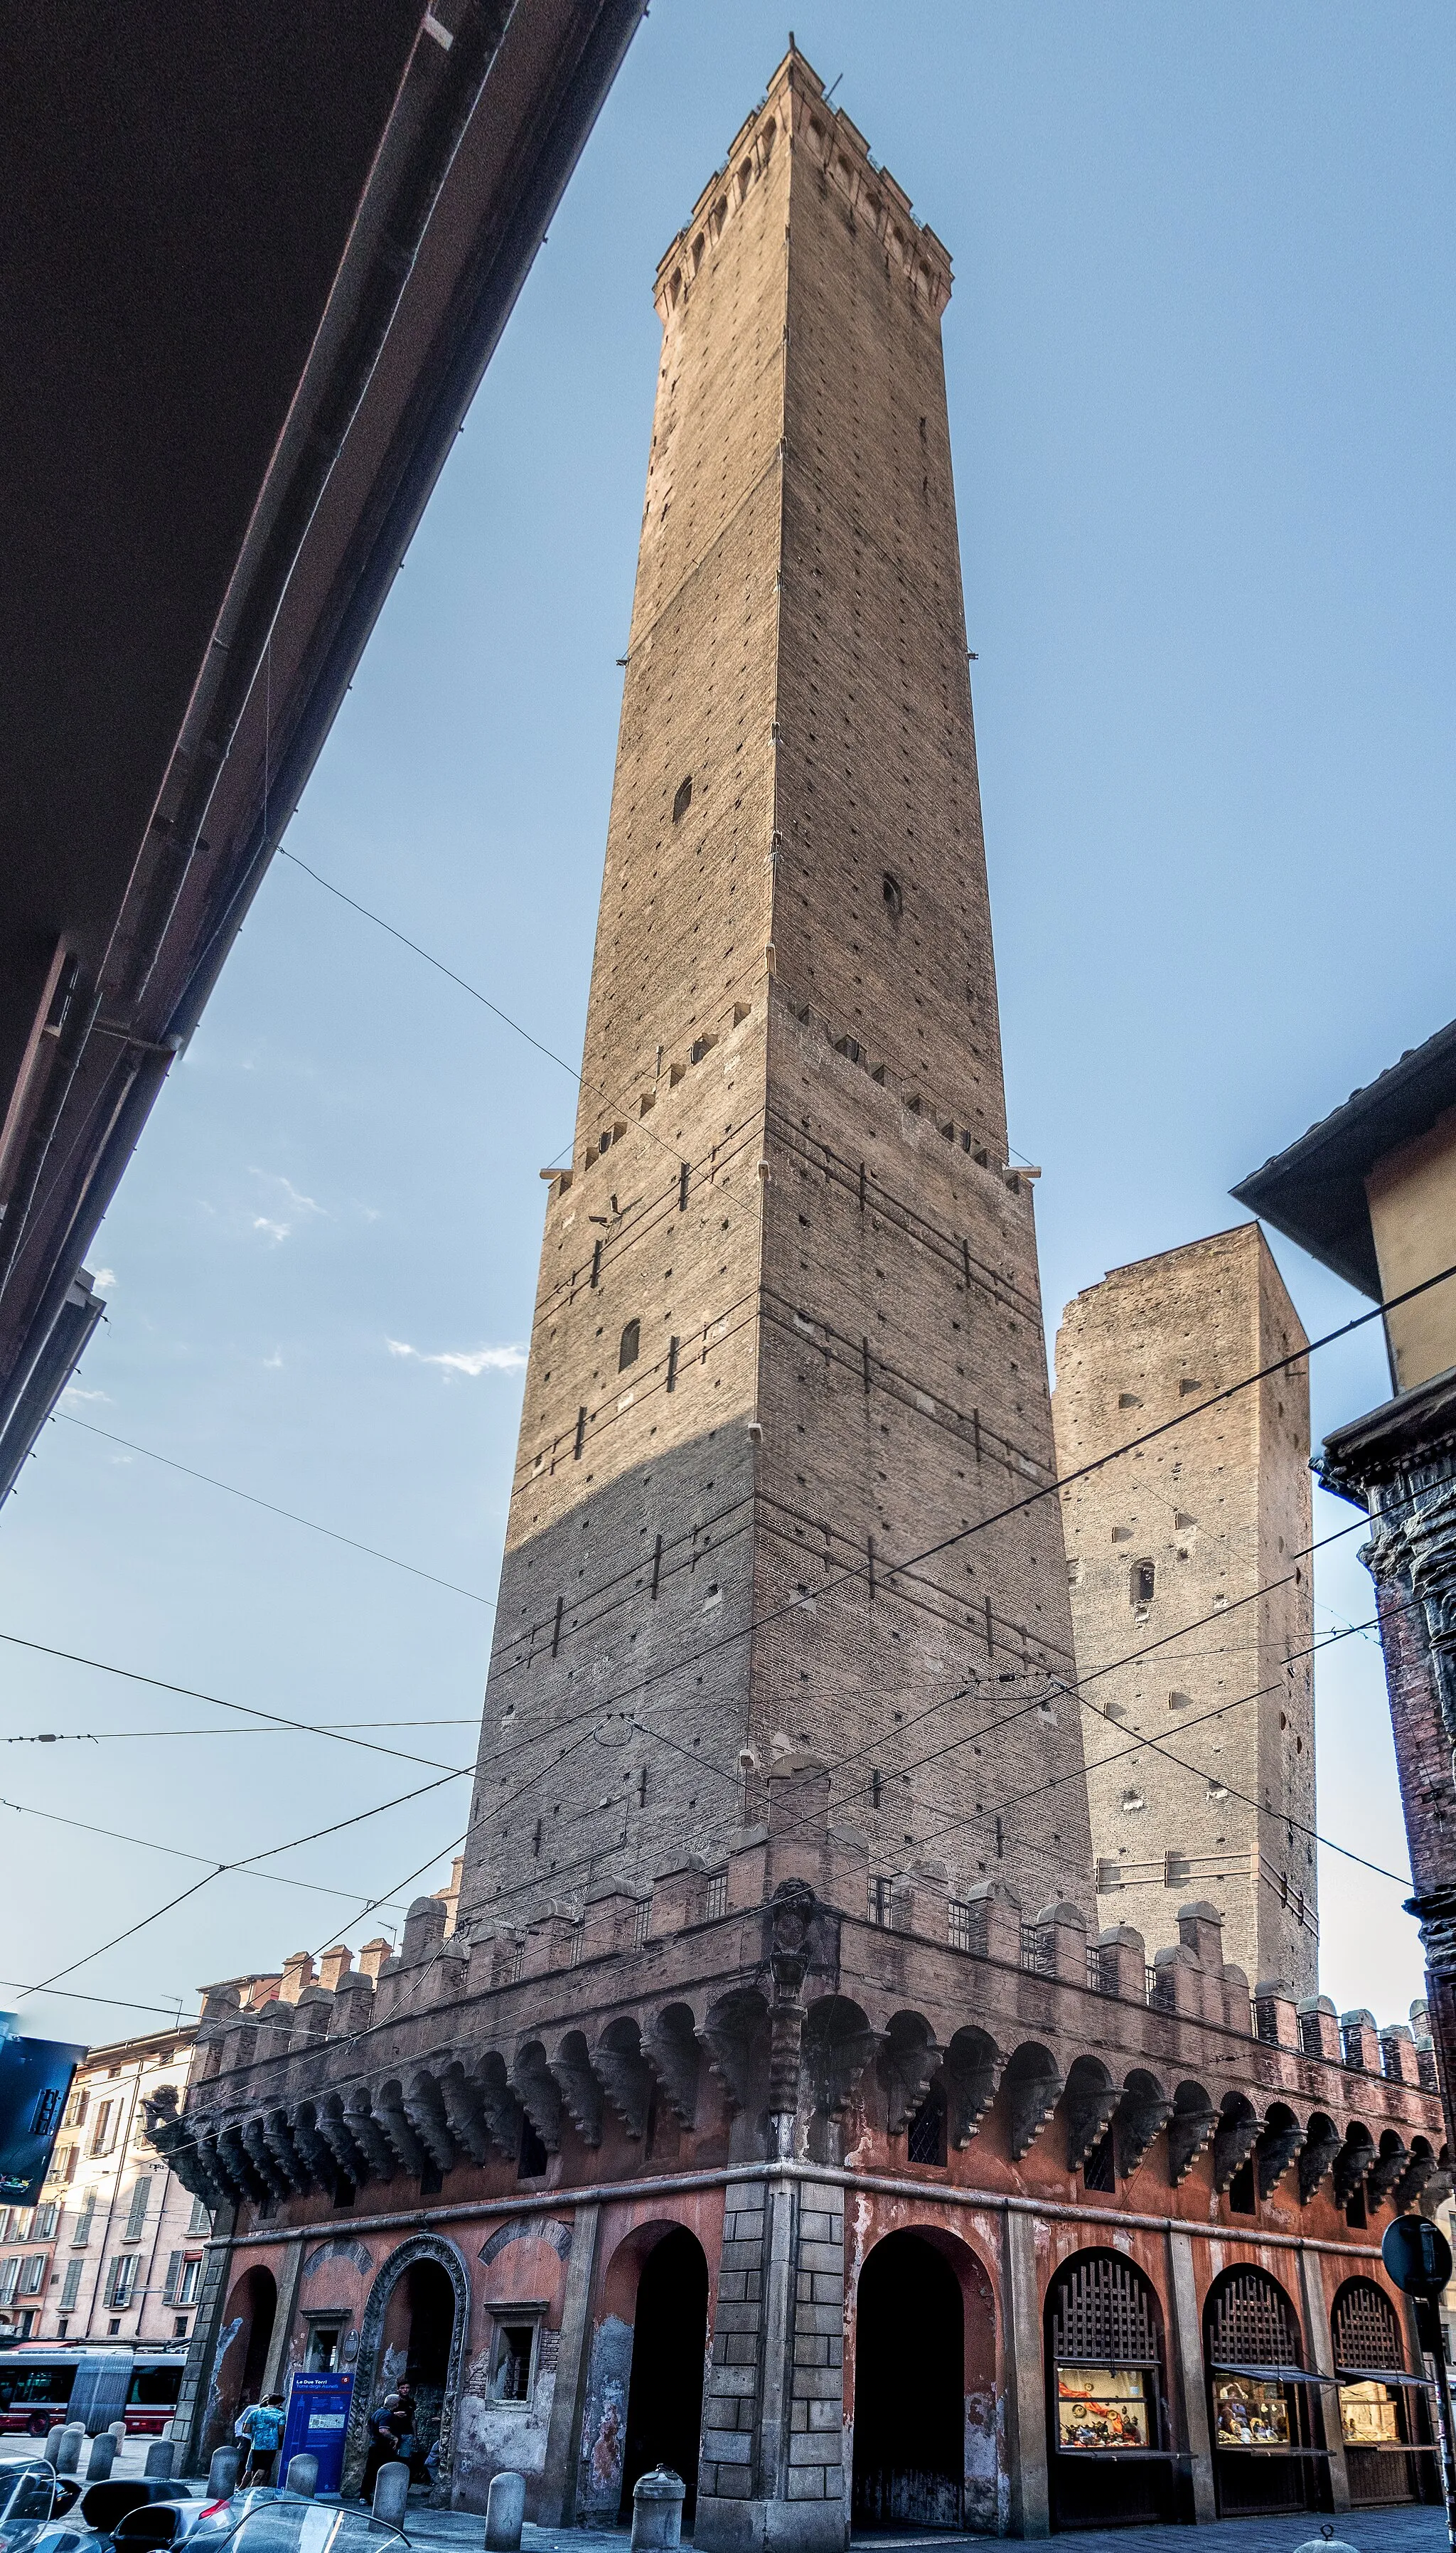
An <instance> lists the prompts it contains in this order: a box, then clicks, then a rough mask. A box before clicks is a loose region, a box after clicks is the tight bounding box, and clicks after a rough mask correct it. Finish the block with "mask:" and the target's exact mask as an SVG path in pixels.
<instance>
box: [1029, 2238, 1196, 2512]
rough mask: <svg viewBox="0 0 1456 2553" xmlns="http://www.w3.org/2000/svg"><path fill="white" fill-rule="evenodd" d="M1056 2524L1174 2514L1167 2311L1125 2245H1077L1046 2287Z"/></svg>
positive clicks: (1053, 2494)
mask: <svg viewBox="0 0 1456 2553" xmlns="http://www.w3.org/2000/svg"><path fill="white" fill-rule="evenodd" d="M1046 2363H1047V2391H1048V2394H1049V2396H1050V2420H1049V2423H1048V2426H1049V2432H1050V2440H1051V2450H1052V2454H1051V2466H1052V2523H1053V2525H1054V2526H1059V2527H1061V2526H1116V2525H1126V2524H1128V2523H1129V2522H1134V2521H1136V2520H1139V2519H1157V2518H1162V2519H1165V2520H1166V2519H1169V2518H1171V2517H1172V2515H1173V2513H1174V2511H1173V2483H1174V2460H1173V2456H1172V2453H1171V2448H1172V2439H1171V2437H1170V2435H1169V2425H1168V2410H1167V2392H1166V2377H1165V2364H1164V2349H1163V2313H1162V2308H1161V2306H1160V2304H1159V2301H1158V2296H1157V2291H1156V2289H1155V2288H1154V2286H1153V2284H1152V2281H1151V2280H1150V2279H1149V2278H1147V2277H1145V2276H1144V2275H1143V2273H1142V2271H1141V2270H1140V2269H1138V2268H1137V2266H1136V2264H1135V2263H1134V2262H1132V2261H1129V2260H1127V2259H1126V2258H1125V2256H1124V2255H1123V2254H1122V2253H1121V2252H1110V2251H1108V2252H1103V2251H1089V2252H1076V2253H1074V2254H1073V2256H1072V2258H1071V2260H1070V2261H1064V2262H1063V2264H1062V2267H1061V2269H1060V2270H1059V2271H1058V2272H1057V2275H1056V2276H1055V2277H1054V2278H1053V2280H1052V2282H1051V2285H1050V2286H1049V2288H1048V2289H1047V2304H1046Z"/></svg>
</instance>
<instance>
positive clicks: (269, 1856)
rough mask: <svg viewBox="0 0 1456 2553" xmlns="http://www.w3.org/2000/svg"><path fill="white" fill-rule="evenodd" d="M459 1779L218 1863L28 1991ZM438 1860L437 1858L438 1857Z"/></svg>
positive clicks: (38, 1990) (44, 1987)
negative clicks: (255, 1873)
mask: <svg viewBox="0 0 1456 2553" xmlns="http://www.w3.org/2000/svg"><path fill="white" fill-rule="evenodd" d="M466 1769H469V1768H466ZM460 1778H461V1775H460V1774H459V1773H446V1774H444V1775H442V1777H441V1779H440V1780H439V1781H438V1782H422V1783H421V1784H420V1786H419V1788H418V1789H417V1790H414V1791H401V1792H399V1793H398V1794H397V1795H396V1797H395V1798H394V1799H392V1800H380V1801H379V1802H378V1803H377V1804H376V1806H375V1807H373V1808H371V1809H361V1810H359V1811H358V1812H357V1813H356V1815H355V1816H353V1817H349V1818H340V1819H338V1820H337V1821H336V1822H335V1824H334V1825H333V1826H327V1827H315V1828H313V1829H312V1830H311V1831H310V1832H309V1833H308V1834H303V1835H293V1836H291V1837H290V1838H289V1840H288V1841H287V1842H285V1843H272V1844H267V1845H265V1846H264V1847H263V1848H262V1849H261V1850H260V1851H259V1852H251V1853H244V1854H242V1855H241V1856H240V1858H239V1859H238V1860H237V1861H219V1862H218V1863H217V1864H216V1866H215V1867H214V1868H213V1869H212V1870H208V1871H204V1873H203V1875H202V1877H201V1878H200V1879H197V1880H194V1881H193V1883H192V1885H191V1887H190V1888H183V1889H181V1890H179V1892H178V1894H177V1895H176V1896H175V1897H169V1898H168V1899H167V1901H166V1904H165V1905H164V1906H157V1907H155V1908H154V1909H153V1912H152V1913H151V1914H150V1915H143V1916H139V1918H138V1920H137V1922H136V1923H135V1924H129V1925H128V1926H127V1928H126V1930H125V1932H122V1933H116V1934H114V1935H113V1936H112V1938H111V1940H110V1941H109V1942H101V1943H100V1944H99V1946H98V1947H97V1948H96V1949H94V1950H87V1951H85V1952H83V1953H82V1955H81V1956H80V1957H79V1958H75V1959H71V1960H69V1961H68V1962H67V1964H66V1965H65V1966H64V1967H63V1968H56V1969H55V1970H54V1971H53V1973H52V1975H51V1976H49V1977H43V1978H42V1980H41V1982H40V1984H39V1985H36V1986H32V1987H30V1988H29V1989H28V1991H29V1992H30V1993H32V1994H45V1993H47V1992H48V1991H49V1989H50V1988H51V1987H52V1986H53V1985H57V1984H58V1983H59V1981H60V1979H61V1978H62V1977H72V1976H74V1975H75V1972H76V1970H77V1968H84V1967H89V1965H90V1963H91V1961H92V1960H93V1959H100V1958H104V1957H105V1955H106V1952H107V1951H108V1950H115V1949H118V1948H119V1947H120V1945H121V1943H122V1942H130V1941H131V1940H132V1939H133V1938H134V1936H135V1935H136V1934H138V1933H145V1932H146V1931H147V1929H148V1927H149V1926H150V1925H153V1924H158V1923H160V1921H161V1918H162V1917H163V1915H170V1914H171V1913H172V1911H173V1909H174V1908H175V1907H178V1906H183V1905H185V1904H186V1902H187V1900H188V1899H189V1898H191V1897H196V1896H197V1895H198V1893H199V1891H200V1890H202V1889H204V1888H210V1887H211V1885H212V1883H213V1881H214V1880H215V1879H224V1878H227V1877H228V1876H230V1875H231V1874H232V1873H233V1872H235V1871H245V1872H252V1870H253V1866H254V1864H255V1863H257V1862H260V1861H271V1860H273V1859H274V1858H275V1857H276V1856H277V1854H279V1853H280V1852H297V1851H299V1850H301V1848H302V1846H303V1845H304V1844H306V1843H321V1842H323V1841H324V1840H325V1839H326V1838H327V1837H328V1836H329V1835H336V1834H343V1833H344V1832H345V1831H347V1829H349V1828H350V1827H360V1826H366V1825H367V1824H368V1822H369V1820H370V1819H371V1818H381V1817H384V1816H385V1815H386V1814H387V1812H388V1811H389V1810H390V1809H402V1808H405V1807H407V1806H408V1805H409V1803H410V1802H411V1801H412V1800H422V1799H424V1798H425V1797H426V1795H427V1794H428V1793H429V1792H431V1791H439V1790H442V1789H443V1788H444V1785H445V1783H446V1782H455V1781H459V1780H460ZM435 1858H437V1859H438V1855H437V1856H435ZM430 1866H431V1865H430V1864H429V1863H428V1862H427V1863H425V1864H424V1865H423V1867H424V1868H426V1869H428V1868H429V1867H430ZM376 1902H377V1901H376ZM355 1920H358V1919H357V1918H356V1919H355Z"/></svg>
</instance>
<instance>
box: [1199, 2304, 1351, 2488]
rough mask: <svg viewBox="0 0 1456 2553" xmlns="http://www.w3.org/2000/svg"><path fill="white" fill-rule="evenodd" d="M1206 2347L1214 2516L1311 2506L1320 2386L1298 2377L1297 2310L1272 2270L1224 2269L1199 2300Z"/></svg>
mask: <svg viewBox="0 0 1456 2553" xmlns="http://www.w3.org/2000/svg"><path fill="white" fill-rule="evenodd" d="M1203 2347H1204V2353H1205V2356H1206V2359H1207V2366H1208V2388H1209V2399H1210V2410H1211V2415H1212V2417H1211V2431H1212V2439H1213V2479H1214V2487H1215V2489H1216V2491H1217V2495H1218V2513H1219V2515H1220V2517H1262V2516H1271V2515H1276V2514H1277V2513H1278V2512H1279V2511H1280V2510H1282V2509H1295V2508H1314V2507H1317V2506H1318V2505H1319V2483H1318V2474H1319V2463H1318V2454H1317V2451H1318V2450H1319V2449H1321V2448H1322V2447H1323V2445H1324V2435H1323V2429H1322V2425H1321V2419H1320V2411H1319V2404H1318V2400H1317V2398H1316V2397H1317V2387H1316V2386H1312V2385H1306V2384H1303V2383H1301V2382H1300V2372H1301V2370H1302V2368H1303V2363H1304V2349H1303V2341H1302V2337H1301V2335H1300V2318H1299V2315H1298V2314H1297V2313H1296V2311H1295V2308H1294V2306H1293V2304H1292V2303H1291V2301H1290V2299H1289V2297H1288V2296H1287V2295H1286V2294H1285V2291H1284V2289H1283V2287H1282V2286H1281V2285H1280V2284H1279V2282H1278V2280H1277V2279H1275V2278H1271V2277H1270V2275H1269V2274H1268V2272H1267V2271H1265V2270H1255V2269H1237V2270H1225V2271H1224V2273H1223V2275H1222V2276H1221V2277H1219V2278H1215V2279H1214V2281H1213V2284H1212V2286H1211V2287H1210V2288H1209V2290H1208V2300H1207V2303H1206V2304H1205V2305H1204V2307H1203ZM1255 2369H1257V2370H1259V2371H1260V2372H1259V2373H1258V2374H1254V2373H1252V2372H1251V2371H1253V2370H1255ZM1284 2370H1288V2374H1287V2375H1286V2374H1283V2373H1281V2372H1280V2371H1284Z"/></svg>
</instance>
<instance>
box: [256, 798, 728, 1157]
mask: <svg viewBox="0 0 1456 2553" xmlns="http://www.w3.org/2000/svg"><path fill="white" fill-rule="evenodd" d="M278 857H279V859H283V860H288V861H290V862H291V863H292V865H293V867H294V868H296V869H301V870H302V871H303V874H304V876H305V877H310V878H312V880H313V882H314V885H315V886H321V887H322V888H323V889H324V892H325V894H326V895H332V896H337V897H338V900H339V902H340V903H341V904H347V905H348V906H349V908H350V910H351V912H353V913H358V914H360V915H362V916H363V918H364V921H365V922H372V923H373V925H374V927H375V929H376V930H378V931H384V932H387V933H388V935H389V938H390V939H391V940H397V941H398V943H399V944H400V946H401V948H408V949H409V950H410V951H411V952H412V954H413V955H414V956H416V957H421V958H423V959H424V962H425V964H426V965H427V966H433V967H435V969H436V970H437V972H438V973H439V974H442V975H446V976H448V977H449V979H450V981H451V983H452V984H457V985H459V987H460V989H461V991H462V992H463V993H468V995H469V997H470V999H471V1001H472V1002H478V1003H479V1004H480V1005H481V1007H482V1009H484V1010H487V1011H489V1013H490V1015H491V1017H492V1019H497V1020H499V1021H500V1022H501V1024H502V1026H503V1027H505V1028H508V1029H511V1030H513V1031H514V1033H515V1035H516V1036H517V1037H519V1038H524V1039H525V1041H526V1044H527V1045H528V1046H534V1048H535V1049H536V1052H537V1054H538V1055H545V1056H546V1059H547V1061H548V1062H549V1063H554V1064H557V1065H558V1066H559V1067H560V1069H561V1070H562V1071H563V1072H565V1073H566V1074H568V1075H569V1077H570V1078H571V1079H572V1081H574V1082H575V1084H576V1087H577V1089H578V1090H582V1091H585V1092H587V1093H588V1094H589V1095H590V1096H591V1097H592V1098H594V1099H602V1100H604V1101H605V1102H606V1105H607V1106H608V1108H615V1107H616V1106H617V1105H618V1099H617V1098H614V1097H613V1096H612V1093H611V1092H610V1091H609V1090H608V1089H607V1088H606V1086H605V1084H603V1083H597V1082H591V1081H587V1080H586V1078H585V1076H584V1075H583V1074H582V1073H580V1072H578V1071H577V1069H576V1067H575V1065H574V1064H572V1063H568V1061H567V1058H566V1056H565V1055H558V1054H557V1052H556V1049H555V1047H550V1046H547V1045H546V1044H545V1043H544V1041H543V1040H542V1039H541V1038H539V1037H535V1036H533V1034H532V1032H531V1030H530V1029H528V1028H524V1027H523V1026H522V1024H521V1022H520V1021H519V1020H513V1019H512V1018H511V1015H510V1013H509V1011H503V1010H502V1009H501V1007H500V1004H499V1003H498V1002H492V1001H491V999H490V996H489V994H488V993H482V992H481V990H480V988H479V986H478V985H477V984H471V983H469V982H468V980H467V978H466V977H465V976H464V975H458V974H457V973H456V970H455V968H454V967H453V966H447V965H446V963H445V960H444V958H443V957H437V956H436V955H435V953H434V951H433V949H430V948H422V947H421V945H420V944H419V942H418V941H417V940H411V939H410V938H409V935H408V933H407V932H403V931H399V930H396V928H395V926H394V924H393V923H392V922H386V921H385V920H384V917H383V915H382V914H381V913H374V912H372V911H371V910H370V908H369V906H368V905H366V904H361V903H360V901H359V898H358V897H357V896H353V895H347V894H346V893H345V891H344V889H343V887H342V886H336V885H335V884H334V881H333V879H332V878H326V877H324V876H323V875H322V874H321V873H320V871H319V870H318V869H315V868H310V867H309V864H308V862H307V860H301V859H300V858H299V856H298V853H297V852H296V851H290V850H287V849H285V848H284V846H283V845H282V843H279V845H278ZM619 1096H620V1094H619ZM629 1131H630V1132H631V1133H633V1134H637V1135H645V1136H646V1137H647V1139H648V1141H649V1143H651V1144H656V1145H657V1147H658V1150H659V1151H660V1152H662V1153H666V1154H667V1156H668V1158H669V1160H670V1161H671V1162H672V1164H673V1166H674V1168H675V1170H676V1168H677V1167H678V1165H679V1162H680V1156H679V1155H678V1154H677V1153H676V1151H675V1150H674V1148H673V1146H672V1145H671V1144H666V1143H664V1141H663V1138H662V1137H661V1135H659V1134H657V1133H655V1132H654V1130H653V1128H652V1127H651V1126H649V1125H648V1124H647V1122H646V1120H645V1119H644V1118H640V1117H639V1118H637V1119H636V1120H634V1122H633V1124H632V1126H631V1128H630V1129H629Z"/></svg>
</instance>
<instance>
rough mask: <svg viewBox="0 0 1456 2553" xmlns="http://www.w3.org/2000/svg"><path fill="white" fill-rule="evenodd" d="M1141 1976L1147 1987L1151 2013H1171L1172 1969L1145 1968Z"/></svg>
mask: <svg viewBox="0 0 1456 2553" xmlns="http://www.w3.org/2000/svg"><path fill="white" fill-rule="evenodd" d="M1143 1975H1144V1979H1145V1982H1146V1985H1147V1991H1148V2002H1149V2005H1150V2006H1151V2008H1152V2009H1153V2011H1154V2012H1171V2011H1172V2009H1173V1970H1172V1968H1171V1967H1169V1968H1166V1969H1160V1968H1146V1969H1144V1971H1143Z"/></svg>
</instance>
